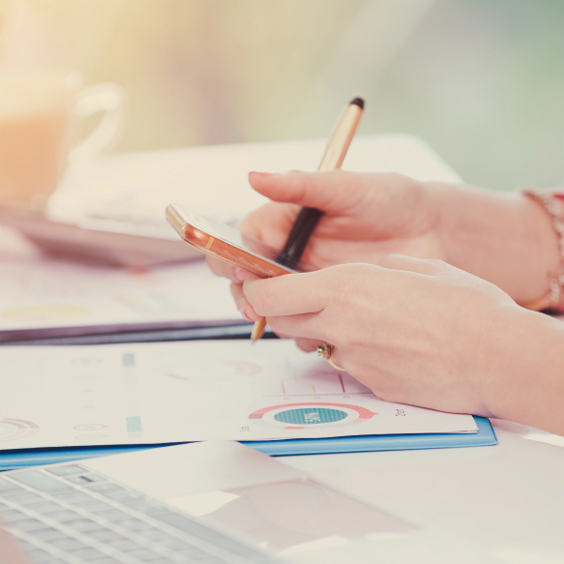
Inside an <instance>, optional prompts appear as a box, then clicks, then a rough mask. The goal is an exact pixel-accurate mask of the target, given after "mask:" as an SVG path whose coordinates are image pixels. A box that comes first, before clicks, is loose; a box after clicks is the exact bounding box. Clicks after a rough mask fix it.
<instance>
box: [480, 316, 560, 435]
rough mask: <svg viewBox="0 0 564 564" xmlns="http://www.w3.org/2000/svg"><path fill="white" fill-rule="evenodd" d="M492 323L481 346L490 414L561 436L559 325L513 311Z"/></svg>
mask: <svg viewBox="0 0 564 564" xmlns="http://www.w3.org/2000/svg"><path fill="white" fill-rule="evenodd" d="M498 325H499V326H493V327H491V335H490V337H491V339H490V342H489V343H488V345H487V346H490V347H492V350H491V355H492V356H491V370H489V371H488V381H487V382H484V386H485V395H486V396H487V398H488V401H489V410H490V412H491V413H492V415H493V416H494V417H498V418H501V419H508V420H511V421H517V422H519V423H523V424H525V425H531V426H533V427H538V428H541V429H545V430H547V431H551V432H553V433H558V434H560V435H564V323H562V322H561V321H558V320H556V319H554V318H551V317H549V316H547V315H543V314H540V313H536V312H531V311H527V310H523V309H517V308H515V309H514V310H511V312H508V315H507V316H503V318H499V322H498ZM496 336H497V338H496ZM496 343H497V344H496Z"/></svg>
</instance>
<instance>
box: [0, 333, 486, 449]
mask: <svg viewBox="0 0 564 564" xmlns="http://www.w3.org/2000/svg"><path fill="white" fill-rule="evenodd" d="M0 365H1V366H2V374H3V375H5V376H6V377H5V379H4V383H3V388H2V395H1V396H0V448H6V449H8V448H9V449H18V448H39V447H58V446H84V445H112V444H150V443H163V442H180V441H197V440H210V439H231V440H233V439H234V440H265V439H284V438H308V437H333V436H346V435H374V434H397V433H409V434H413V433H453V432H476V424H475V422H474V419H473V418H472V417H471V416H467V415H456V414H447V413H440V412H436V411H432V410H428V409H422V408H417V407H412V406H406V405H398V404H394V403H388V402H384V401H382V400H380V399H378V398H377V397H375V396H374V395H373V394H372V392H371V391H370V390H369V389H368V388H366V387H364V386H363V385H362V384H360V383H358V382H357V381H356V380H355V379H354V378H352V377H351V376H350V375H348V374H345V373H340V372H338V371H336V370H334V369H333V368H331V367H330V366H328V364H327V363H326V362H325V361H324V360H323V359H319V358H318V357H316V356H315V355H307V354H305V353H303V352H301V351H299V350H298V349H297V348H296V346H295V345H294V343H293V342H292V341H289V340H287V341H284V340H265V341H261V342H259V343H256V344H255V345H254V346H251V344H250V343H249V342H247V341H239V340H234V341H192V342H172V343H149V344H123V345H96V346H90V347H63V346H61V347H25V348H24V347H0ZM37 367H41V370H38V369H37Z"/></svg>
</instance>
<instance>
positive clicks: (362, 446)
mask: <svg viewBox="0 0 564 564" xmlns="http://www.w3.org/2000/svg"><path fill="white" fill-rule="evenodd" d="M474 420H475V421H476V425H477V427H478V432H477V433H429V434H412V435H359V436H348V437H329V438H321V439H288V440H276V441H248V442H243V444H244V445H247V446H249V447H251V448H254V449H256V450H258V451H260V452H263V453H264V454H268V455H270V456H297V455H307V454H345V453H353V452H378V451H392V450H425V449H438V448H465V447H479V446H493V445H496V444H497V437H496V434H495V431H494V429H493V427H492V425H491V423H490V421H489V419H486V418H484V417H476V416H474ZM173 444H180V443H166V444H155V445H118V446H100V447H97V446H93V447H70V448H38V449H17V450H5V451H1V452H0V471H4V470H15V469H17V468H24V467H28V466H44V465H46V464H59V463H64V462H74V461H77V460H84V459H87V458H97V457H100V456H110V455H112V454H122V453H125V452H132V451H136V450H144V449H151V448H160V447H163V446H172V445H173Z"/></svg>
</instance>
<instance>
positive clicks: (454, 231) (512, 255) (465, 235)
mask: <svg viewBox="0 0 564 564" xmlns="http://www.w3.org/2000/svg"><path fill="white" fill-rule="evenodd" d="M432 189H433V194H434V197H435V198H437V202H438V203H437V205H438V207H439V209H440V236H441V239H442V244H443V248H444V249H445V254H446V261H447V262H448V263H450V264H452V265H454V266H456V267H458V268H461V269H462V270H465V271H466V272H470V273H472V274H475V275H476V276H479V277H480V278H483V279H484V280H488V281H489V282H492V283H494V284H495V285H496V286H498V287H500V288H502V289H503V290H504V291H506V292H507V293H508V294H509V295H510V296H511V297H512V298H513V299H514V300H515V301H516V302H517V303H519V304H527V303H531V302H533V301H536V300H538V299H539V298H541V297H542V296H543V295H545V294H546V292H547V291H548V287H549V284H550V282H551V280H553V278H554V277H555V275H556V271H557V268H558V264H559V255H558V240H557V238H556V235H555V232H554V230H553V228H552V224H551V221H550V218H549V217H548V215H547V214H546V212H545V211H544V210H543V209H542V208H541V206H540V205H539V204H537V203H536V202H534V201H532V200H530V199H529V198H527V197H525V196H523V195H522V194H515V193H512V194H499V193H495V192H488V191H484V190H476V189H474V188H464V187H458V186H450V185H445V184H433V185H432Z"/></svg>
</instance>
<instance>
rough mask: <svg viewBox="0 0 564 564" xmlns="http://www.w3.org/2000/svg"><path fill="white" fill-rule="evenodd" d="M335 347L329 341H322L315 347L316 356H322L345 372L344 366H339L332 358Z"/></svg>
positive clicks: (334, 366)
mask: <svg viewBox="0 0 564 564" xmlns="http://www.w3.org/2000/svg"><path fill="white" fill-rule="evenodd" d="M334 350H335V347H334V346H333V345H331V344H330V343H323V344H322V345H319V346H318V347H317V356H322V357H323V358H324V359H325V360H326V361H327V362H328V363H329V364H330V365H331V366H332V367H333V368H336V369H337V370H340V371H341V372H346V370H345V369H344V368H342V367H341V366H339V365H338V364H337V363H336V362H335V361H334V360H333V358H332V356H333V351H334Z"/></svg>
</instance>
